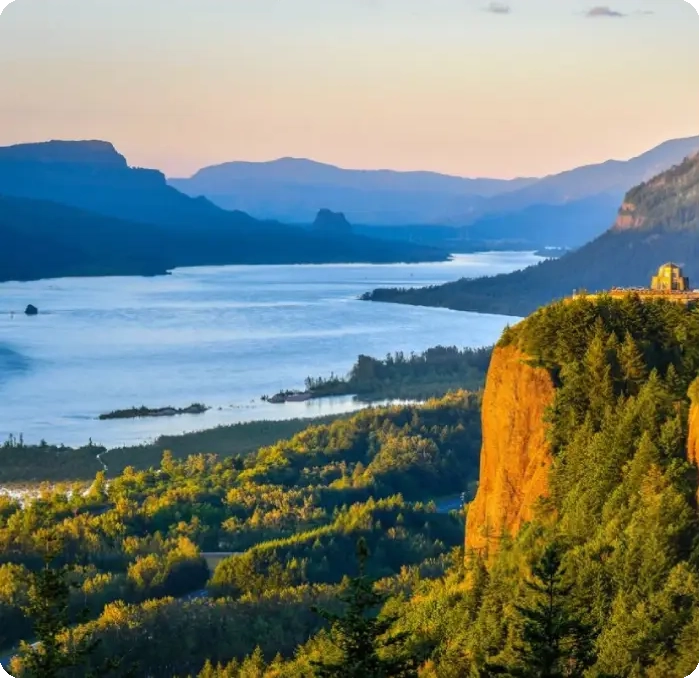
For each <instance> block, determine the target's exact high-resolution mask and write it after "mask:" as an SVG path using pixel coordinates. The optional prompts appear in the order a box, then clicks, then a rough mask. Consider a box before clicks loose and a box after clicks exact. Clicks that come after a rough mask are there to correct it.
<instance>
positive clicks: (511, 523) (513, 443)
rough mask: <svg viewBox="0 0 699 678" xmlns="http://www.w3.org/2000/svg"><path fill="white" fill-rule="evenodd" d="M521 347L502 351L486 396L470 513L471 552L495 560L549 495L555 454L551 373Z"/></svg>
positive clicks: (468, 543) (496, 355) (490, 374)
mask: <svg viewBox="0 0 699 678" xmlns="http://www.w3.org/2000/svg"><path fill="white" fill-rule="evenodd" d="M527 360H528V357H527V356H526V355H525V354H524V353H522V352H521V351H520V350H519V349H518V348H517V347H515V346H505V347H498V348H496V349H495V351H494V352H493V357H492V360H491V363H490V369H489V370H488V377H487V380H486V386H485V393H484V396H483V411H482V420H483V447H482V449H481V467H480V481H479V486H478V492H477V494H476V498H475V500H474V501H473V503H472V504H471V505H470V507H469V509H468V520H467V525H466V549H467V552H469V551H470V552H474V551H475V552H480V553H484V554H486V555H492V554H493V553H494V552H495V551H496V550H497V544H498V542H499V539H500V537H501V535H505V534H507V535H514V534H516V533H517V531H518V530H519V528H520V527H521V526H522V524H523V523H525V522H527V521H528V520H530V519H531V518H532V510H533V507H534V504H535V503H536V501H537V500H538V499H539V498H540V497H542V496H545V495H546V494H547V493H548V475H549V469H550V467H551V462H552V456H551V449H550V446H549V444H548V442H547V441H546V426H545V424H544V412H545V410H546V408H547V407H548V406H549V405H550V404H551V402H552V401H553V397H554V385H553V382H552V380H551V376H550V375H549V373H548V371H547V370H545V369H543V368H539V367H532V366H531V365H529V364H527Z"/></svg>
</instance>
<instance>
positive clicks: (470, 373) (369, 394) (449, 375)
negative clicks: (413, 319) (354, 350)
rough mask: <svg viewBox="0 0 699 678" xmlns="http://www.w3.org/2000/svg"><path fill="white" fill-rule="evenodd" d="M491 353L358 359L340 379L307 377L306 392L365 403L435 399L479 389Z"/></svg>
mask: <svg viewBox="0 0 699 678" xmlns="http://www.w3.org/2000/svg"><path fill="white" fill-rule="evenodd" d="M491 353H492V349H491V348H478V349H471V348H465V349H459V348H457V347H455V346H450V347H445V346H435V347H434V348H429V349H427V350H426V351H425V352H424V353H418V354H415V353H411V354H410V355H409V356H406V355H405V354H404V353H402V352H398V353H395V354H393V355H391V354H389V355H387V356H386V358H385V359H384V360H379V359H377V358H372V357H370V356H366V355H360V356H359V358H358V359H357V362H356V363H355V364H354V366H353V367H352V369H351V370H350V373H349V374H348V375H347V377H345V378H344V379H342V378H340V377H336V376H335V375H331V376H330V377H329V378H327V379H323V378H322V377H319V378H312V377H309V378H308V379H306V388H307V389H308V390H309V391H310V392H311V393H313V394H314V395H315V396H325V395H345V394H352V395H359V396H360V397H361V398H364V399H367V400H373V399H383V398H410V399H427V398H439V397H441V396H443V395H445V394H446V393H447V392H448V391H452V390H457V389H467V390H473V391H475V390H478V389H480V388H482V387H483V385H484V383H485V375H486V372H487V371H488V365H489V364H490V356H491Z"/></svg>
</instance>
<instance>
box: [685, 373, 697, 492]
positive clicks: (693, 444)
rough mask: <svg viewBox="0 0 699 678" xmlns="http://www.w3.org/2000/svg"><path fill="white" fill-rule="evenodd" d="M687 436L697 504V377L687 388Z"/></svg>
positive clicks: (688, 454) (688, 459)
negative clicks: (689, 403) (693, 467)
mask: <svg viewBox="0 0 699 678" xmlns="http://www.w3.org/2000/svg"><path fill="white" fill-rule="evenodd" d="M689 398H690V400H691V406H690V408H689V436H688V438H687V461H689V463H690V464H692V465H693V466H695V467H696V469H697V481H698V482H697V503H698V504H699V377H698V378H697V379H695V380H694V382H693V383H692V385H691V386H690V388H689Z"/></svg>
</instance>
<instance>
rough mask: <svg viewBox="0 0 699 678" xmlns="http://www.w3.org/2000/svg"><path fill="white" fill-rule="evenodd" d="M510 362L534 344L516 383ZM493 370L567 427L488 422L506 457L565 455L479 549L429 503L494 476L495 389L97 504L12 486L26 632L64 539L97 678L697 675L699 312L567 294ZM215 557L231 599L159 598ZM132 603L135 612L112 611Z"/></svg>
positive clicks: (145, 483) (364, 417)
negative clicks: (533, 393) (35, 495)
mask: <svg viewBox="0 0 699 678" xmlns="http://www.w3.org/2000/svg"><path fill="white" fill-rule="evenodd" d="M503 352H505V353H507V354H508V355H519V356H521V357H520V358H519V359H518V361H516V362H515V363H512V364H511V365H510V367H509V368H508V369H510V370H511V374H510V375H509V376H508V375H506V374H504V373H503V372H502V368H503V363H502V362H500V366H499V367H497V361H498V360H501V358H499V357H498V356H499V355H500V356H501V355H503ZM493 364H495V365H496V367H493V365H491V370H490V373H489V376H488V383H487V384H486V404H487V407H489V408H494V410H493V411H494V412H495V413H497V412H498V411H500V410H499V409H498V408H500V407H501V406H502V405H504V404H507V403H515V405H514V406H513V407H515V408H516V410H518V409H519V408H523V410H522V411H523V412H526V411H530V412H531V411H533V410H527V408H528V407H529V405H528V404H527V403H526V402H525V401H524V400H521V399H520V400H519V401H518V399H517V397H514V396H516V395H517V394H518V393H522V392H524V391H522V390H521V389H522V388H523V387H524V385H525V383H529V382H528V381H527V382H522V383H521V382H519V381H518V380H519V379H521V378H522V377H524V378H526V379H527V380H529V379H530V378H531V376H532V375H540V378H541V380H542V383H544V382H547V383H550V384H551V388H550V390H546V389H544V390H542V391H541V393H540V396H541V397H545V398H546V402H545V403H544V404H545V405H546V407H545V414H544V416H543V417H530V418H527V417H526V416H525V417H523V418H522V417H518V411H507V410H506V409H505V410H502V416H500V417H495V418H492V417H491V418H488V417H485V416H484V418H483V421H484V422H485V426H484V428H483V431H482V436H483V441H484V448H483V449H484V450H485V449H486V447H487V445H488V441H489V439H490V438H492V436H494V435H495V436H504V437H503V438H502V442H503V447H502V448H501V453H502V454H504V455H506V456H507V457H508V458H509V457H511V456H512V455H517V454H524V455H525V457H523V458H521V459H519V460H517V459H515V460H514V461H515V465H517V464H520V463H521V464H523V465H524V466H526V465H527V464H528V462H529V459H528V458H527V455H534V456H535V457H536V456H537V455H539V454H540V453H545V454H546V455H549V457H550V465H549V468H548V470H547V471H546V474H545V476H544V481H543V483H542V484H541V486H540V487H538V494H537V495H536V496H534V495H530V496H528V497H527V498H526V501H528V502H529V505H530V506H529V507H530V509H531V511H530V515H529V517H528V519H527V520H525V521H524V522H522V523H507V527H506V528H497V529H493V526H492V525H489V524H488V523H487V521H486V522H483V521H482V519H481V518H480V517H479V516H481V515H490V513H489V512H488V511H485V512H484V513H483V514H481V512H480V511H475V512H474V513H473V515H472V512H471V508H470V507H469V510H468V516H467V518H468V527H467V530H468V532H469V533H470V532H471V531H473V533H474V534H482V535H485V541H484V542H481V545H480V546H474V540H473V539H470V538H469V537H470V536H471V535H470V534H467V547H466V551H465V558H464V557H463V556H464V553H463V552H461V553H459V552H451V553H450V549H451V548H452V547H453V546H454V545H455V544H456V543H457V542H461V541H462V538H463V522H462V521H461V520H459V519H458V518H457V517H456V516H454V515H452V516H449V515H442V514H440V513H439V512H435V510H434V506H431V505H429V504H426V503H424V502H425V501H426V500H428V499H429V498H430V497H434V496H436V495H438V494H442V493H449V492H459V491H463V490H464V489H465V488H467V487H468V486H469V484H473V482H474V481H475V478H476V474H477V470H476V466H477V464H478V448H479V446H480V438H481V432H480V427H479V426H478V417H479V412H478V409H479V408H478V404H479V402H480V399H479V398H478V397H475V396H468V395H466V394H463V393H462V394H454V395H452V396H449V397H447V398H445V399H444V400H442V401H433V402H431V403H429V404H428V405H427V406H425V407H419V408H392V409H388V410H376V411H370V412H364V413H361V414H359V415H355V416H354V417H352V418H350V419H348V420H347V421H341V422H337V423H335V424H332V425H329V426H319V427H313V428H310V429H309V430H307V431H305V432H303V433H301V434H299V435H297V436H295V437H294V438H292V439H291V440H289V441H286V442H281V443H279V444H277V445H274V446H271V447H267V448H264V449H262V450H260V451H259V452H258V453H257V454H254V455H252V456H251V457H249V458H245V459H242V458H237V459H236V458H231V459H229V460H225V461H222V462H219V461H216V460H215V459H213V458H207V457H206V456H199V457H196V456H195V457H192V458H190V459H189V460H187V461H184V462H177V461H175V460H173V459H172V458H171V457H170V456H169V455H166V456H165V457H164V459H163V461H162V464H161V466H160V468H159V469H154V470H151V471H148V472H140V473H135V472H133V471H131V470H128V469H127V470H126V471H125V472H124V474H123V475H122V476H121V477H119V478H118V479H116V480H115V481H113V482H112V483H111V484H110V485H109V486H108V487H107V486H105V485H104V483H103V482H101V481H100V479H99V478H98V481H97V482H96V483H95V485H94V486H93V488H92V490H91V492H90V493H89V494H88V495H87V496H85V497H80V496H79V495H74V496H73V498H69V497H66V496H62V497H61V496H60V495H52V496H51V495H48V494H47V495H46V496H44V497H42V498H41V499H40V500H39V501H36V502H33V503H32V504H30V505H29V506H28V507H27V508H26V509H25V510H21V509H20V507H19V506H18V505H17V504H16V503H14V502H12V501H9V500H6V501H5V502H4V503H3V506H2V509H1V510H0V516H2V518H1V520H2V531H1V532H0V537H1V538H2V540H3V543H4V544H5V548H4V549H3V550H2V552H3V553H5V554H12V556H11V558H8V557H7V556H6V557H5V559H6V564H5V565H4V566H3V567H2V570H1V572H2V581H3V585H2V586H1V587H0V591H2V592H4V593H3V594H2V595H3V596H4V597H3V605H4V611H3V620H8V622H7V623H6V624H5V625H4V626H3V629H2V632H3V634H4V637H5V643H6V644H9V643H10V642H11V641H12V640H15V639H17V637H19V636H20V634H21V635H22V636H24V637H29V636H28V635H27V634H29V633H30V631H29V629H28V627H27V623H28V621H23V619H24V618H23V617H22V615H21V612H20V610H21V609H22V604H23V603H22V601H23V600H25V597H26V596H28V597H29V601H30V603H31V601H32V599H33V596H34V597H35V596H36V591H37V590H38V588H37V583H36V581H37V580H36V577H37V576H39V577H41V575H36V574H34V575H32V574H31V572H32V571H35V572H36V571H37V568H38V567H39V565H40V562H41V555H42V553H43V552H44V550H45V546H46V544H47V543H51V542H57V543H58V544H59V545H60V553H61V554H62V555H61V556H59V561H58V562H59V563H63V562H68V563H71V564H72V565H73V566H74V567H73V569H72V570H71V573H70V574H69V576H71V577H73V578H74V579H76V580H77V582H78V585H79V591H76V593H75V596H76V597H75V598H74V599H73V608H71V609H74V610H77V609H78V604H79V603H78V601H82V600H86V601H87V602H88V608H89V610H90V611H91V612H92V615H93V616H95V617H96V618H94V619H93V620H92V621H89V622H88V623H86V624H82V625H80V626H79V627H78V628H77V630H76V631H74V633H73V635H72V639H73V641H72V642H73V645H72V646H70V647H73V648H77V651H76V652H74V653H73V654H70V652H69V646H61V645H59V655H60V656H63V657H68V659H66V661H68V662H73V663H72V664H70V665H71V666H79V667H81V668H80V670H81V671H83V672H85V671H87V668H86V667H88V666H91V667H93V668H94V669H96V670H102V669H100V667H105V666H109V669H108V670H103V671H102V674H101V675H113V676H126V675H129V673H128V671H129V668H130V667H131V666H134V665H135V664H134V663H136V664H137V665H138V666H139V670H140V671H147V672H148V674H149V675H153V676H168V677H169V676H182V678H184V677H185V676H197V675H198V676H199V677H200V678H227V677H231V676H235V677H240V678H243V677H245V678H250V677H253V676H254V677H261V678H273V677H274V678H280V677H285V678H301V677H303V678H312V677H314V676H347V675H354V674H352V673H351V672H350V668H351V667H352V666H360V667H361V666H364V665H366V662H367V661H370V666H372V667H374V668H373V669H372V671H374V673H371V672H368V673H367V672H366V671H364V673H363V674H362V675H376V676H379V675H381V676H418V675H419V676H421V677H425V676H427V677H430V678H442V677H447V678H451V677H453V678H457V677H461V676H495V675H506V676H580V677H584V678H599V677H601V676H607V677H612V676H613V677H620V678H621V677H623V678H636V677H638V678H641V677H644V678H645V677H648V678H667V677H668V676H686V675H689V674H690V673H691V672H692V671H693V670H694V669H695V668H696V665H697V661H698V659H697V658H698V657H699V602H698V601H699V547H698V546H697V544H698V543H699V541H698V539H697V537H698V536H699V521H698V515H697V492H698V488H699V482H698V467H697V459H698V456H697V449H698V448H699V445H697V443H696V441H697V439H699V426H698V425H699V399H698V396H697V384H698V383H699V380H698V374H699V314H698V313H697V312H696V311H695V310H692V309H689V308H686V307H684V306H682V305H679V304H672V303H669V302H664V301H653V302H644V301H642V300H640V299H639V298H638V297H635V296H633V295H629V296H628V297H627V298H624V299H610V298H605V297H602V298H600V299H598V300H596V301H590V300H585V299H581V300H577V301H574V302H570V303H559V304H554V305H552V306H549V307H546V308H543V309H541V310H540V311H538V312H537V313H535V314H534V315H532V316H531V317H530V318H528V319H527V320H525V321H524V322H522V323H520V324H518V325H517V326H515V327H513V328H511V329H509V330H507V331H506V332H505V334H504V335H503V337H502V339H501V341H500V343H499V345H498V346H497V347H496V351H495V354H494V357H493ZM518 364H519V365H521V367H522V369H520V368H519V367H518V366H517V365H518ZM518 375H519V376H518ZM537 378H538V377H537ZM494 386H495V387H496V388H495V391H492V388H493V387H494ZM489 391H490V392H491V395H492V394H493V393H494V394H495V396H494V398H495V399H494V400H492V399H491V398H490V397H489V396H488V393H489ZM517 403H519V404H517ZM497 429H501V430H500V431H498V430H497ZM539 430H543V431H544V432H545V438H544V439H542V440H541V442H540V443H538V444H537V445H535V446H534V447H532V446H531V445H529V444H528V442H527V441H529V442H531V440H532V439H533V438H535V437H536V435H538V433H537V432H538V431H539ZM495 462H497V459H496V460H495ZM500 468H501V467H500V465H499V464H498V463H495V465H494V466H492V467H491V466H490V465H488V464H486V465H485V467H484V466H483V463H481V477H480V484H479V486H478V495H477V498H476V503H475V504H474V505H473V506H475V505H476V504H478V503H479V501H483V500H484V501H485V502H486V503H492V502H498V501H501V498H500V497H499V496H498V495H492V494H489V493H488V491H487V488H488V487H490V486H491V485H490V478H489V474H491V473H501V470H499V469H500ZM507 473H508V474H510V475H509V476H507V477H509V478H510V479H511V478H512V477H513V476H512V471H511V469H510V470H508V471H507ZM507 477H506V479H507ZM484 488H485V489H484ZM511 489H512V490H513V492H514V493H515V494H518V493H519V494H521V492H520V490H521V488H517V487H513V488H511ZM483 492H485V494H483ZM523 500H524V498H523V497H521V496H520V498H519V499H518V500H517V501H519V502H521V501H523ZM49 536H50V537H51V539H49V538H48V537H49ZM476 541H477V540H476ZM357 542H359V547H358V548H359V560H357V559H355V557H354V556H353V552H354V550H355V544H357ZM209 550H229V551H240V552H242V553H241V554H240V555H232V556H230V557H228V558H225V559H224V560H222V561H221V562H220V563H219V564H218V565H217V566H216V569H215V572H214V575H213V577H212V578H211V580H210V581H209V583H208V592H209V595H208V597H206V596H203V597H202V596H201V595H200V596H199V597H197V598H196V599H190V600H175V599H173V598H165V599H160V600H158V601H152V602H147V603H139V600H142V599H143V598H145V597H151V596H161V595H163V594H172V595H181V593H182V592H184V591H186V590H190V591H191V590H193V589H195V588H196V587H201V586H203V585H204V579H205V578H206V575H205V571H204V568H203V562H202V552H206V551H209ZM367 552H368V555H367ZM206 557H207V558H210V555H209V554H207V556H206ZM217 560H220V557H219V558H217ZM362 563H363V564H364V565H363V567H364V569H358V567H359V565H361V564H362ZM76 567H77V568H78V569H75V568H76ZM346 577H349V579H347V578H346ZM39 581H42V580H41V578H39ZM116 599H123V600H124V601H126V602H123V603H121V602H113V603H109V604H108V605H107V606H106V608H105V609H104V611H103V612H102V613H101V614H99V616H97V615H98V613H99V610H100V609H101V606H102V604H104V603H105V602H108V601H114V600H116ZM343 601H344V602H343ZM129 603H130V604H129ZM315 606H319V608H320V609H319V610H317V611H316V607H315ZM30 607H31V605H30ZM32 609H34V608H32ZM378 609H381V613H380V616H379V620H380V621H379V622H378V623H376V622H375V621H372V620H373V619H374V618H373V616H372V610H378ZM321 613H322V614H321ZM73 619H74V620H75V617H73ZM328 619H329V620H331V621H332V624H331V625H330V626H328V625H327V621H326V620H328ZM67 637H68V636H65V638H67ZM353 637H354V638H356V639H357V642H360V640H361V642H362V643H365V645H363V646H362V647H364V648H365V649H364V650H361V651H359V650H356V649H355V647H356V646H354V645H352V643H350V639H351V638H353ZM94 639H99V640H100V641H101V642H100V644H99V645H97V646H96V647H92V646H91V644H90V643H91V642H92V640H94ZM61 647H63V648H64V649H63V650H61V649H60V648H61ZM37 653H38V654H39V655H41V650H40V649H34V650H32V649H29V648H27V649H25V651H24V653H23V658H22V659H20V660H18V661H16V662H15V667H14V670H15V671H16V673H15V674H14V675H19V676H31V675H37V674H32V672H31V669H30V667H31V666H32V661H33V660H34V658H35V655H36V654H37ZM60 653H63V654H60ZM362 657H364V659H362ZM367 658H368V659H367ZM105 661H106V662H107V664H105ZM110 661H112V664H109V662H110ZM418 665H419V667H420V668H419V671H418V668H417V666H418ZM23 667H24V668H23ZM390 667H393V668H392V669H391V668H390ZM357 670H359V669H357ZM66 675H79V673H75V672H74V673H72V674H66ZM86 675H87V674H86Z"/></svg>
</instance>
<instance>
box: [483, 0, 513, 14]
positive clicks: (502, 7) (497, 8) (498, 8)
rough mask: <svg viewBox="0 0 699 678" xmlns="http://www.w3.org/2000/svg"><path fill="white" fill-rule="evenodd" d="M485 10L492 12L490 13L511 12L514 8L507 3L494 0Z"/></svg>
mask: <svg viewBox="0 0 699 678" xmlns="http://www.w3.org/2000/svg"><path fill="white" fill-rule="evenodd" d="M485 11H486V12H490V14H510V12H512V8H511V7H510V6H509V5H508V4H507V3H504V2H497V1H496V0H493V2H491V3H490V4H489V5H488V6H487V7H486V8H485Z"/></svg>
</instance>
